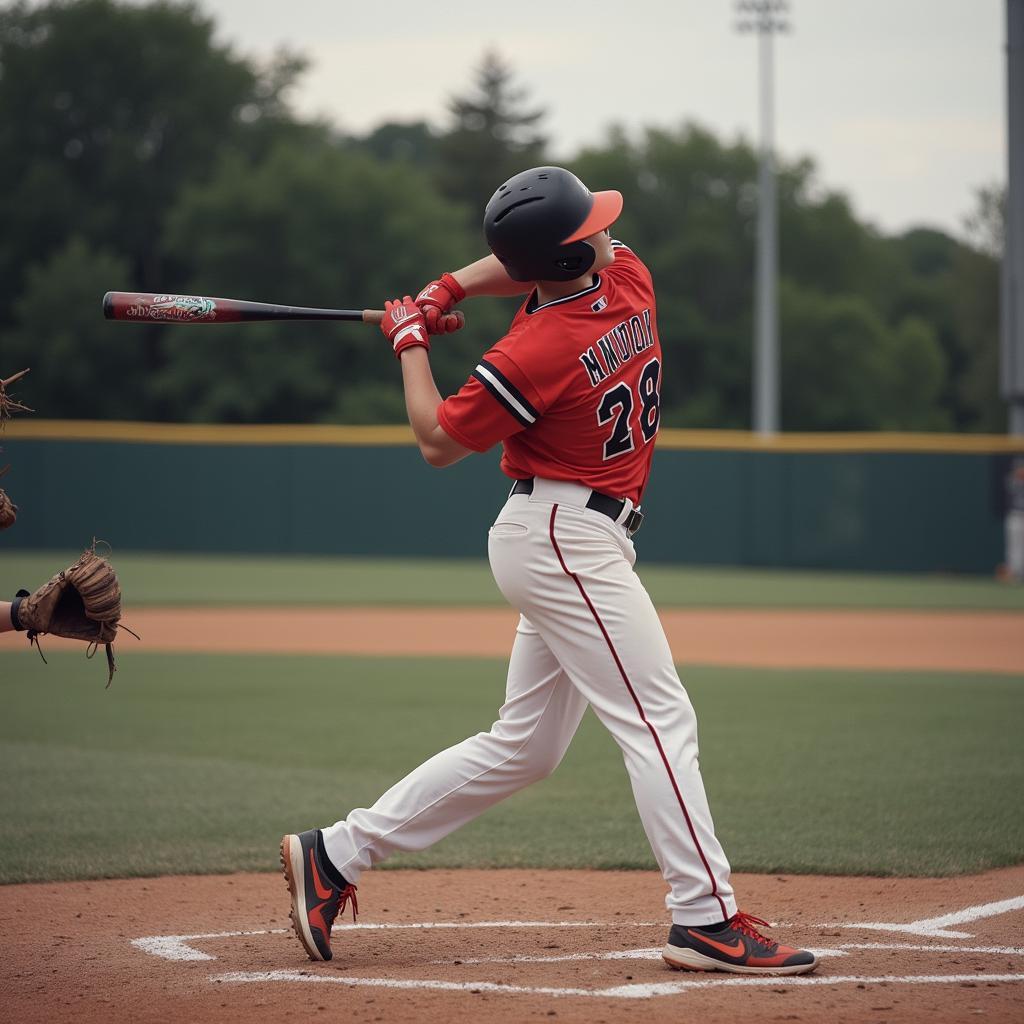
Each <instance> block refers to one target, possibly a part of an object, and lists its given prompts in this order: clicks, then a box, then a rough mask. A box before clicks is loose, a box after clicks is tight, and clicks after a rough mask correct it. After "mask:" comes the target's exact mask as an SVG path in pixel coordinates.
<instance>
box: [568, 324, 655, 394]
mask: <svg viewBox="0 0 1024 1024" xmlns="http://www.w3.org/2000/svg"><path fill="white" fill-rule="evenodd" d="M653 345H654V332H653V331H652V330H651V311H650V309H645V310H644V311H643V312H642V313H634V314H633V316H631V317H630V318H629V319H628V320H623V321H622V323H620V324H618V325H617V326H615V327H614V328H612V330H610V331H609V332H608V333H607V334H602V335H601V337H600V338H598V339H597V341H595V342H594V344H593V345H591V346H590V347H589V348H588V349H587V350H586V352H583V353H582V354H581V355H580V362H581V363H582V364H583V368H584V369H585V370H586V371H587V377H588V378H589V380H590V386H591V387H592V388H596V387H597V385H598V384H600V383H601V381H603V380H607V378H608V377H610V376H611V375H612V374H613V373H614V372H615V371H616V370H617V369H618V368H619V367H620V366H621V365H622V364H623V363H626V362H629V360H630V359H632V358H633V356H638V355H640V353H641V352H644V351H646V350H647V349H649V348H651V347H653Z"/></svg>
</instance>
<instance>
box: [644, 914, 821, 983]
mask: <svg viewBox="0 0 1024 1024" xmlns="http://www.w3.org/2000/svg"><path fill="white" fill-rule="evenodd" d="M757 925H762V926H764V927H766V928H767V927H769V925H768V922H767V921H762V920H761V919H760V918H759V917H754V916H752V915H751V914H744V913H743V912H742V911H740V912H739V913H738V914H735V915H733V916H732V917H731V918H729V922H728V924H727V925H726V926H725V927H724V928H721V929H718V930H715V931H709V930H708V929H706V928H692V927H689V926H688V925H682V924H674V925H672V930H671V931H670V932H669V935H668V945H666V946H665V948H664V949H663V950H662V953H661V955H662V956H663V957H664V958H665V963H667V964H668V965H669V967H672V968H675V969H676V970H679V971H730V972H732V973H734V974H806V973H807V972H808V971H813V970H814V968H815V967H817V966H818V958H817V957H816V956H815V955H814V954H813V953H812V952H811V951H810V950H807V949H795V948H794V947H792V946H782V945H780V944H779V943H778V942H773V941H772V940H771V939H769V938H766V937H765V936H764V935H762V934H761V933H760V932H759V931H758V930H757V927H756V926H757Z"/></svg>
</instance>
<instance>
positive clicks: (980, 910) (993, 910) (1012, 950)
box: [131, 896, 1024, 999]
mask: <svg viewBox="0 0 1024 1024" xmlns="http://www.w3.org/2000/svg"><path fill="white" fill-rule="evenodd" d="M1014 910H1024V896H1015V897H1013V898H1011V899H1006V900H998V901H996V902H993V903H983V904H979V905H977V906H972V907H965V908H964V909H963V910H958V911H955V912H953V913H950V914H943V915H941V916H938V917H930V918H922V919H921V920H918V921H911V922H908V923H900V922H877V921H875V922H864V923H856V922H828V923H826V924H823V925H819V927H831V928H854V929H858V928H859V929H867V930H875V931H892V932H903V933H906V934H910V935H917V936H922V937H927V938H956V939H968V938H973V935H972V933H970V932H962V931H956V930H955V929H952V928H950V927H948V926H950V925H961V924H966V923H968V922H971V921H980V920H983V919H985V918H989V917H996V916H999V915H1001V914H1007V913H1010V912H1011V911H1014ZM612 925H616V926H628V927H645V928H646V927H664V922H661V921H632V922H627V921H615V922H602V921H429V922H418V923H409V924H391V923H370V924H338V925H335V928H334V931H335V932H336V933H337V932H343V931H384V930H388V931H391V930H402V929H416V930H430V929H454V928H607V927H610V926H612ZM782 927H786V926H782ZM289 931H290V929H286V928H265V929H259V930H254V931H229V932H199V933H195V934H192V935H147V936H142V937H140V938H137V939H132V940H131V944H132V945H133V946H134V947H135V948H136V949H138V950H140V951H141V952H144V953H147V954H149V955H151V956H156V957H159V958H161V959H164V960H172V961H204V960H205V961H210V960H216V959H217V958H216V957H215V956H213V955H211V954H210V953H206V952H204V951H203V950H201V949H197V948H196V947H195V946H194V945H192V943H193V942H197V941H200V940H205V939H226V938H238V937H243V936H250V935H284V934H288V933H289ZM868 949H879V950H881V949H886V950H908V951H909V950H913V951H917V952H932V953H951V952H957V953H972V954H992V955H999V956H1014V957H1017V956H1020V957H1024V947H1017V946H958V945H920V944H910V943H882V942H844V943H839V944H838V945H836V946H834V947H829V948H825V949H815V950H814V953H815V954H816V955H817V956H819V957H822V958H826V957H828V958H831V957H845V956H849V955H850V953H851V951H854V950H868ZM660 956H661V947H650V948H644V949H632V950H616V951H613V952H603V953H597V952H595V953H573V954H567V955H559V956H513V957H481V958H477V959H467V960H461V961H459V962H460V964H464V965H474V964H475V965H483V964H517V963H538V964H542V963H564V962H566V961H573V960H591V961H598V960H655V959H659V958H660ZM432 962H433V963H434V964H441V963H449V961H446V960H435V961H432ZM210 981H211V982H213V983H218V984H255V983H266V982H293V983H298V984H306V985H347V986H349V987H350V988H386V989H401V990H408V989H420V990H432V991H439V992H468V993H472V994H477V993H481V992H493V993H505V994H508V995H546V996H579V997H585V998H594V997H597V998H605V999H650V998H652V997H655V996H670V995H682V994H684V993H686V992H689V991H691V990H697V989H704V988H718V987H723V986H730V987H745V986H746V987H750V986H754V987H756V986H770V987H780V986H785V987H796V988H801V987H806V986H815V985H851V984H856V985H878V984H889V985H937V984H947V985H956V984H966V983H978V982H985V983H986V984H995V983H1011V984H1012V983H1020V982H1024V973H1021V974H984V973H973V974H918V975H858V974H848V975H827V974H826V975H814V976H809V975H799V976H781V977H780V976H770V975H766V976H758V977H744V976H736V975H724V974H723V975H715V976H713V977H707V978H704V977H702V978H699V979H686V980H681V981H663V982H635V983H633V984H630V985H615V986H612V987H610V988H593V989H590V988H558V987H550V986H543V985H503V984H498V983H496V982H491V981H445V980H440V979H431V978H357V977H349V976H346V975H339V974H331V975H326V974H319V973H313V972H311V971H297V970H274V971H229V972H226V973H223V974H217V975H212V976H211V977H210Z"/></svg>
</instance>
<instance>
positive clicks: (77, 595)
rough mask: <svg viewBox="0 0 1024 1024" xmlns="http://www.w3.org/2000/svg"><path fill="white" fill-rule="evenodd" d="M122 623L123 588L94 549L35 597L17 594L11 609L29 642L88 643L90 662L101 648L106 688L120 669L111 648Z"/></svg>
mask: <svg viewBox="0 0 1024 1024" xmlns="http://www.w3.org/2000/svg"><path fill="white" fill-rule="evenodd" d="M120 619H121V586H120V584H119V583H118V582H117V575H116V574H115V573H114V570H113V567H112V566H111V564H110V563H109V562H108V561H107V560H106V559H105V558H103V557H102V556H100V555H97V554H96V546H95V544H94V545H93V547H92V548H91V549H90V550H88V551H84V552H83V553H82V557H81V558H80V559H79V560H78V561H77V562H75V564H74V565H72V566H70V567H69V568H67V569H62V570H61V571H60V572H59V573H57V575H56V576H54V577H53V578H52V579H51V580H50V581H49V582H48V583H44V584H43V585H42V586H41V587H40V588H39V589H38V590H37V591H36V592H35V593H34V594H30V593H29V592H28V591H27V590H19V591H18V595H17V597H15V599H14V606H13V608H12V610H11V620H12V621H13V622H14V623H15V624H16V626H17V628H19V629H21V630H27V631H28V639H29V643H35V644H36V646H37V647H38V646H39V641H38V639H37V637H38V636H39V634H40V633H53V634H54V636H64V637H70V638H71V639H72V640H84V641H86V642H87V643H88V644H89V652H88V656H89V657H92V655H93V654H94V653H95V651H96V648H97V647H99V645H100V644H103V645H104V647H105V648H106V652H107V666H108V668H109V670H110V671H109V675H108V678H107V686H109V685H110V681H111V680H112V679H113V678H114V672H115V670H116V668H117V666H116V665H115V663H114V651H113V648H112V647H111V644H112V643H113V642H114V640H115V639H116V637H117V629H118V625H119V624H120ZM122 628H126V627H122ZM40 653H42V652H41V651H40Z"/></svg>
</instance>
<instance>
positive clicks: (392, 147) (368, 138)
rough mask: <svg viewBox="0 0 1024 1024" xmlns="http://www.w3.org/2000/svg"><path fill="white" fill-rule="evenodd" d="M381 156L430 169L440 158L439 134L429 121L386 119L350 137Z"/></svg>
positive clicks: (362, 146)
mask: <svg viewBox="0 0 1024 1024" xmlns="http://www.w3.org/2000/svg"><path fill="white" fill-rule="evenodd" d="M350 144H351V145H354V146H356V147H358V148H361V149H365V150H366V151H367V152H368V153H370V154H371V155H372V156H375V157H376V158H377V159H378V160H404V161H406V162H408V163H411V164H415V165H416V166H417V167H420V168H423V169H424V170H427V171H429V172H431V173H433V172H434V171H435V170H436V167H437V161H438V134H437V132H436V131H435V130H434V129H433V128H432V127H431V126H430V125H429V124H427V122H426V121H385V122H384V124H380V125H378V126H377V127H376V128H374V129H373V131H371V132H369V133H368V134H366V135H364V136H362V138H354V139H352V140H350Z"/></svg>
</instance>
